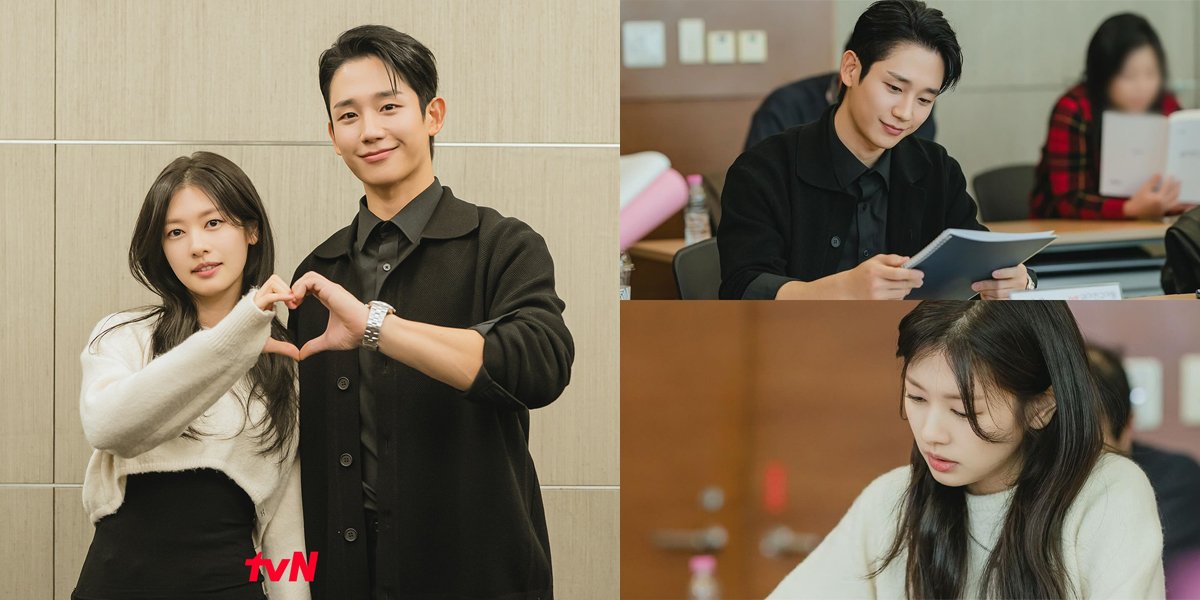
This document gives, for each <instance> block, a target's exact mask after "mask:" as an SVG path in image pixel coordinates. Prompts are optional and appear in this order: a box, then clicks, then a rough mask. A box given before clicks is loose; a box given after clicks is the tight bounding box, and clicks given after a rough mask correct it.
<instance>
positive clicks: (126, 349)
mask: <svg viewBox="0 0 1200 600" xmlns="http://www.w3.org/2000/svg"><path fill="white" fill-rule="evenodd" d="M254 294H255V290H253V289H252V290H250V292H249V293H247V294H246V296H244V297H243V298H242V299H241V300H240V301H239V302H238V304H237V305H236V306H234V308H233V310H232V311H230V313H229V314H228V315H226V316H225V318H223V319H221V321H220V323H218V324H217V325H216V326H214V327H213V328H212V329H207V330H201V331H198V332H196V333H194V334H192V335H191V336H190V337H188V338H187V339H186V340H184V341H183V342H182V343H180V344H179V345H178V346H176V347H175V348H172V349H171V350H170V351H168V352H166V353H164V354H162V355H161V356H159V357H157V358H155V359H153V360H151V361H150V362H149V364H146V365H145V366H144V367H143V366H142V364H143V361H144V357H143V349H142V343H141V342H139V340H138V339H137V338H136V334H135V332H134V327H132V326H121V327H117V328H116V329H114V330H112V331H111V332H109V333H108V334H107V335H105V336H103V337H101V338H100V340H99V341H98V342H96V344H95V347H94V348H93V345H92V343H91V342H92V340H95V339H96V336H97V335H98V334H99V333H100V332H102V331H104V330H105V329H106V328H107V327H109V326H111V325H112V324H113V323H110V322H108V321H109V319H105V320H102V321H101V322H100V323H99V324H98V325H97V326H96V328H95V329H94V330H93V331H92V335H91V336H90V337H89V338H88V345H87V346H86V347H85V348H84V350H83V353H82V354H81V355H80V362H81V363H82V367H83V382H82V386H81V391H80V399H79V413H80V419H81V420H82V422H83V432H84V435H85V436H86V437H87V440H88V443H89V444H91V446H92V447H93V448H96V449H97V450H107V451H109V452H112V453H113V454H115V455H117V456H120V457H123V458H130V457H133V456H137V455H139V454H142V453H144V452H146V451H148V450H150V449H152V448H154V447H156V446H158V445H159V444H162V443H163V442H166V441H168V440H171V439H173V438H176V437H179V435H180V434H182V433H183V432H184V431H185V430H186V429H187V427H188V425H189V424H190V423H191V422H192V421H194V420H195V419H196V418H197V417H199V416H200V415H201V414H203V413H204V411H205V410H207V409H208V408H209V407H210V406H212V405H213V404H214V403H215V402H216V401H217V400H218V399H219V398H220V397H221V396H222V395H224V394H225V393H226V392H228V391H229V390H230V388H232V387H233V385H234V383H236V382H237V380H238V379H240V378H241V377H242V376H243V375H245V374H246V372H247V371H249V370H250V367H252V366H254V363H255V361H257V360H258V356H259V354H260V353H261V352H262V347H263V344H265V343H266V339H267V336H268V335H269V334H270V327H271V318H272V317H273V316H274V314H275V313H274V311H263V310H260V309H259V308H258V307H257V306H255V304H254V298H253V296H254Z"/></svg>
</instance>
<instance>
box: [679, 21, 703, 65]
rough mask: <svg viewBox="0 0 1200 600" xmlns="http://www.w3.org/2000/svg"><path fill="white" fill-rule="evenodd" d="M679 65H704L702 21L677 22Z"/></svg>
mask: <svg viewBox="0 0 1200 600" xmlns="http://www.w3.org/2000/svg"><path fill="white" fill-rule="evenodd" d="M679 64H681V65H702V64H704V19H680V20H679Z"/></svg>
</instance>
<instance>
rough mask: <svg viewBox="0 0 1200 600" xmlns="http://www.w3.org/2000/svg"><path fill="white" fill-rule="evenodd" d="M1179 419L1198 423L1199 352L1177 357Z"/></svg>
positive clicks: (1184, 422) (1199, 416) (1199, 406)
mask: <svg viewBox="0 0 1200 600" xmlns="http://www.w3.org/2000/svg"><path fill="white" fill-rule="evenodd" d="M1179 420H1180V421H1181V422H1182V423H1183V424H1184V425H1200V354H1185V355H1183V357H1182V358H1180V359H1179Z"/></svg>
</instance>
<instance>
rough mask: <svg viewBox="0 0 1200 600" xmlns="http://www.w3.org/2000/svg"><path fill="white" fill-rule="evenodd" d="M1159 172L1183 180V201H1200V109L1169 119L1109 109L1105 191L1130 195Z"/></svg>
mask: <svg viewBox="0 0 1200 600" xmlns="http://www.w3.org/2000/svg"><path fill="white" fill-rule="evenodd" d="M1155 173H1161V174H1163V176H1164V177H1174V178H1175V179H1178V180H1179V183H1180V186H1179V200H1180V202H1186V203H1189V204H1200V110H1180V111H1176V112H1174V113H1172V114H1171V116H1169V117H1164V116H1162V115H1145V114H1127V113H1122V112H1118V111H1112V110H1106V111H1104V130H1103V133H1102V134H1101V136H1100V195H1102V196H1109V197H1113V198H1128V197H1130V196H1132V195H1133V194H1134V193H1136V192H1137V190H1138V188H1140V187H1142V185H1143V184H1144V183H1146V181H1147V180H1149V179H1150V177H1152V176H1153V175H1154V174H1155Z"/></svg>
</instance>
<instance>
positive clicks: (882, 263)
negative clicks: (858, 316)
mask: <svg viewBox="0 0 1200 600" xmlns="http://www.w3.org/2000/svg"><path fill="white" fill-rule="evenodd" d="M906 262H908V257H907V256H898V255H895V254H876V255H875V256H872V257H871V258H869V259H867V260H866V261H863V262H862V263H861V264H859V265H858V266H857V267H854V268H853V269H850V270H849V271H843V272H841V273H838V274H837V275H836V277H838V278H839V279H840V280H841V281H840V283H841V287H842V290H843V292H844V293H843V294H842V297H844V298H845V299H847V300H903V299H904V297H905V296H907V295H908V293H909V292H911V291H912V290H913V288H918V287H921V285H922V283H923V282H924V281H925V273H923V272H921V271H918V270H916V269H905V268H903V266H902V265H904V263H906Z"/></svg>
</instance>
